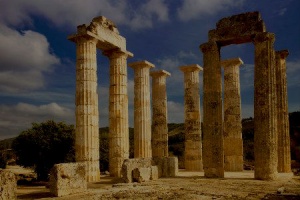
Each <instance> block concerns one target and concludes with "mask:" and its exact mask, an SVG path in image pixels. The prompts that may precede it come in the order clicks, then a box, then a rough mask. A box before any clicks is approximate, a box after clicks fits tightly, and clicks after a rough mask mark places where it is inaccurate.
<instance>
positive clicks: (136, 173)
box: [132, 167, 151, 183]
mask: <svg viewBox="0 0 300 200" xmlns="http://www.w3.org/2000/svg"><path fill="white" fill-rule="evenodd" d="M150 177H151V167H139V168H135V169H134V170H133V171H132V179H133V181H134V182H139V183H141V182H145V181H150Z"/></svg>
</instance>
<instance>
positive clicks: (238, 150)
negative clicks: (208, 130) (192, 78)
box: [221, 58, 244, 171]
mask: <svg viewBox="0 0 300 200" xmlns="http://www.w3.org/2000/svg"><path fill="white" fill-rule="evenodd" d="M241 64H243V61H242V60H241V59H240V58H234V59H228V60H223V61H222V62H221V65H222V66H223V67H224V127H223V128H224V131H223V133H224V169H225V171H243V164H244V163H243V138H242V122H241V94H240V69H239V67H240V65H241Z"/></svg>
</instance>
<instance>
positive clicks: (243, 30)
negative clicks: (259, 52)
mask: <svg viewBox="0 0 300 200" xmlns="http://www.w3.org/2000/svg"><path fill="white" fill-rule="evenodd" d="M265 31H266V27H265V24H264V22H263V20H262V19H261V16H260V13H259V12H247V13H242V14H238V15H233V16H230V17H226V18H223V19H221V20H219V21H218V23H217V24H216V29H214V30H210V31H209V34H208V37H209V41H217V42H218V44H219V45H220V46H226V45H230V44H241V43H247V42H251V41H252V38H253V36H255V35H256V34H258V33H261V32H265Z"/></svg>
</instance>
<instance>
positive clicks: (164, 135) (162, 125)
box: [150, 70, 170, 157]
mask: <svg viewBox="0 0 300 200" xmlns="http://www.w3.org/2000/svg"><path fill="white" fill-rule="evenodd" d="M150 75H151V77H152V156H153V157H168V156H169V150H168V112H167V88H166V78H167V76H170V73H169V72H167V71H165V70H159V71H153V72H151V73H150Z"/></svg>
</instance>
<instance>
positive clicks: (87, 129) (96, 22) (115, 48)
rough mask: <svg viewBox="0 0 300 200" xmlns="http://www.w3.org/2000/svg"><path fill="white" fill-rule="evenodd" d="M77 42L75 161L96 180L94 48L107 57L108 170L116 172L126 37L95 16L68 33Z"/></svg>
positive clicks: (124, 130)
mask: <svg viewBox="0 0 300 200" xmlns="http://www.w3.org/2000/svg"><path fill="white" fill-rule="evenodd" d="M68 39H69V40H71V41H73V42H75V43H76V45H77V54H76V57H77V58H76V59H77V62H76V77H77V78H76V147H75V150H76V161H77V162H85V163H86V166H87V168H86V170H87V173H86V176H87V181H89V182H92V181H99V179H100V170H99V113H98V94H97V63H96V60H97V59H96V48H98V49H101V50H102V51H103V54H104V55H106V56H108V57H109V59H110V79H111V83H110V100H109V101H110V106H109V110H110V148H111V149H110V157H109V158H110V171H111V175H112V176H117V177H119V176H120V169H121V165H122V162H123V160H124V159H125V158H128V154H129V153H128V151H129V150H128V149H129V142H128V140H129V139H128V97H127V68H126V59H127V57H128V56H132V54H131V53H130V52H127V51H126V40H125V38H124V37H122V36H120V34H119V31H118V29H117V28H116V26H115V25H114V23H113V22H112V21H110V20H108V19H106V18H105V17H102V16H100V17H96V18H94V19H93V20H92V22H91V23H90V25H88V26H87V25H85V24H83V25H80V26H78V27H77V33H76V34H74V35H71V36H69V37H68Z"/></svg>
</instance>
